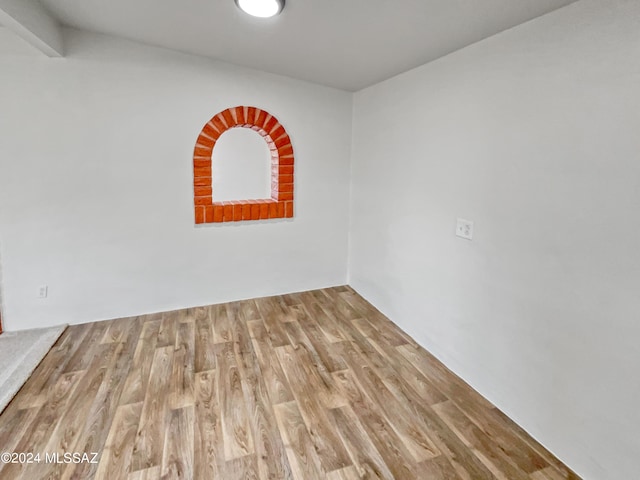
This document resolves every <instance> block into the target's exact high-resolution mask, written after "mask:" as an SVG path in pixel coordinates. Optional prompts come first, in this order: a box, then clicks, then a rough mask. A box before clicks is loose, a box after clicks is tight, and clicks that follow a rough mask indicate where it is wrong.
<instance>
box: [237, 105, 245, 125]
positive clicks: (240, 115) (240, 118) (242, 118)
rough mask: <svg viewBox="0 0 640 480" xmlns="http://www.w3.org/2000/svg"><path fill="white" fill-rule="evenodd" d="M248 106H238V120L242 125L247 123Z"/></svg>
mask: <svg viewBox="0 0 640 480" xmlns="http://www.w3.org/2000/svg"><path fill="white" fill-rule="evenodd" d="M245 108H246V107H236V122H237V123H238V124H240V125H244V124H245V123H247V118H246V116H245V113H244V109H245Z"/></svg>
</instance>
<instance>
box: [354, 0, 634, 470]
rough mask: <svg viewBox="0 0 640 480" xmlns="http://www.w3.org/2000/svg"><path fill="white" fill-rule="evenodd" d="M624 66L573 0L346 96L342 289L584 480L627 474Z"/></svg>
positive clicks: (598, 3) (609, 3)
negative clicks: (468, 232) (348, 180)
mask: <svg viewBox="0 0 640 480" xmlns="http://www.w3.org/2000/svg"><path fill="white" fill-rule="evenodd" d="M639 59H640V2H638V1H636V0H633V1H632V0H627V1H624V0H606V1H605V0H582V1H581V2H578V3H576V4H573V5H570V6H569V7H566V8H564V9H562V10H559V11H557V12H555V13H551V14H549V15H547V16H544V17H541V18H539V19H537V20H534V21H532V22H529V23H527V24H525V25H523V26H520V27H516V28H514V29H512V30H510V31H507V32H505V33H503V34H500V35H497V36H495V37H492V38H490V39H488V40H486V41H483V42H481V43H478V44H475V45H473V46H471V47H468V48H466V49H464V50H461V51H459V52H457V53H454V54H452V55H449V56H447V57H444V58H442V59H440V60H438V61H435V62H433V63H431V64H427V65H425V66H423V67H420V68H418V69H416V70H413V71H411V72H408V73H406V74H403V75H401V76H399V77H396V78H394V79H391V80H389V81H387V82H384V83H382V84H378V85H376V86H373V87H371V88H368V89H366V90H364V91H361V92H359V93H357V94H356V96H355V100H354V101H355V107H354V145H353V165H352V220H351V222H352V228H351V232H350V237H351V240H350V283H351V285H353V286H354V288H356V289H357V290H358V291H359V292H361V293H362V294H363V295H364V296H365V297H366V298H368V299H369V300H370V301H372V302H373V303H374V304H375V305H376V306H378V307H379V308H380V309H381V310H382V311H383V312H385V313H386V314H388V315H389V316H390V318H391V319H392V320H394V321H395V322H396V323H397V324H399V325H400V326H401V327H402V328H404V329H405V330H406V331H408V332H409V333H410V334H411V335H413V336H414V338H416V339H417V340H418V341H419V342H421V343H422V344H423V345H424V346H425V347H427V348H428V349H429V350H431V351H432V352H433V353H434V354H436V355H437V356H438V357H440V358H441V359H442V360H443V361H444V362H445V363H446V364H447V365H448V366H450V367H451V368H452V369H453V370H454V371H456V372H457V373H458V374H460V375H461V376H462V377H463V378H464V379H465V380H467V381H468V382H470V383H471V385H473V386H474V387H475V388H476V389H477V390H479V391H480V392H481V393H482V394H484V395H485V396H486V397H488V398H489V399H490V400H492V401H493V402H494V403H495V404H496V405H497V406H499V407H500V408H501V409H503V410H504V411H505V412H506V413H507V414H508V415H510V416H511V418H513V419H514V420H515V421H516V422H518V423H519V424H520V425H522V426H523V427H524V428H525V429H526V430H528V431H529V432H530V433H531V434H533V436H534V437H536V438H538V439H539V440H540V441H541V442H542V443H543V444H545V445H546V446H547V447H549V448H550V449H551V450H552V451H553V452H554V453H556V454H557V455H558V456H559V457H560V458H561V459H562V460H564V461H565V462H567V463H568V465H569V466H571V467H572V468H574V469H575V470H576V471H577V473H579V474H581V475H583V476H584V478H585V479H599V480H600V479H611V480H619V479H622V478H637V477H638V469H639V467H640V463H638V462H640V460H639V458H640V435H638V430H639V428H640V409H638V400H639V399H640V380H639V378H640V376H639V375H640V318H639V317H638V314H639V312H640V254H639V253H638V252H639V250H638V249H639V246H640V216H639V212H640V134H639V133H638V132H640V61H639ZM456 217H463V218H467V219H471V220H473V221H475V228H476V231H475V238H474V239H473V241H472V242H469V241H467V240H463V239H459V238H456V237H455V236H454V228H455V219H456Z"/></svg>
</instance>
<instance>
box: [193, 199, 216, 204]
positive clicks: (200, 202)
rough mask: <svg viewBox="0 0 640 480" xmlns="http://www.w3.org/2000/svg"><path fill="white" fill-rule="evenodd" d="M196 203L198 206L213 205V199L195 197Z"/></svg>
mask: <svg viewBox="0 0 640 480" xmlns="http://www.w3.org/2000/svg"><path fill="white" fill-rule="evenodd" d="M194 202H195V204H196V205H213V199H212V198H211V197H195V199H194Z"/></svg>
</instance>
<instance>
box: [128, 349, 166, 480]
mask: <svg viewBox="0 0 640 480" xmlns="http://www.w3.org/2000/svg"><path fill="white" fill-rule="evenodd" d="M173 350H174V347H173V346H168V347H160V348H157V349H156V350H155V353H154V355H153V361H152V363H151V370H150V372H149V382H148V385H147V389H146V392H145V397H144V403H143V406H142V414H141V415H140V424H139V427H138V433H137V435H136V442H135V446H134V450H133V457H132V459H131V468H130V471H131V472H134V471H136V470H146V469H148V468H151V467H155V466H161V465H162V452H163V449H164V439H165V435H166V430H167V429H166V422H167V415H168V409H167V402H168V395H167V392H166V385H168V383H169V382H168V381H167V379H168V378H169V376H170V375H171V371H172V367H173Z"/></svg>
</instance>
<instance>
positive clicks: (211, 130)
mask: <svg viewBox="0 0 640 480" xmlns="http://www.w3.org/2000/svg"><path fill="white" fill-rule="evenodd" d="M202 133H203V134H205V135H206V136H208V137H211V138H213V140H214V141H215V140H217V139H218V138H219V137H220V132H219V131H218V129H217V128H216V127H215V126H214V125H213V122H211V121H209V123H207V124H206V125H205V126H204V128H203V129H202Z"/></svg>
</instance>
